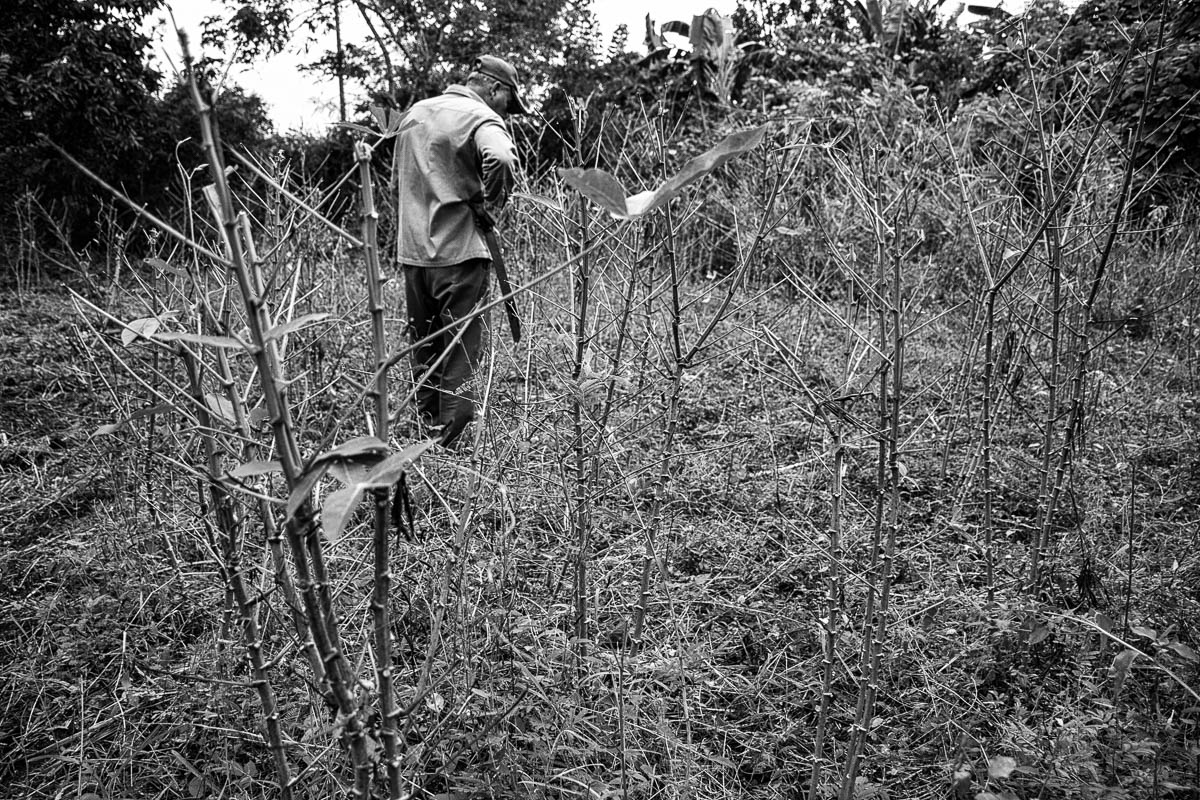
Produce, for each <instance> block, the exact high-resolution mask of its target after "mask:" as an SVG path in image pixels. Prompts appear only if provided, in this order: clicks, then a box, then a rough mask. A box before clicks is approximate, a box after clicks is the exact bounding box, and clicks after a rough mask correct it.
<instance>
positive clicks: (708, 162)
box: [629, 125, 767, 214]
mask: <svg viewBox="0 0 1200 800" xmlns="http://www.w3.org/2000/svg"><path fill="white" fill-rule="evenodd" d="M766 135H767V126H766V125H760V126H758V127H757V128H751V129H750V130H747V131H739V132H738V133H734V134H730V135H729V136H726V137H725V138H724V139H722V140H721V141H720V142H719V143H718V144H717V146H716V147H714V148H712V149H711V150H709V151H707V152H705V153H703V154H702V155H699V156H696V157H695V158H693V159H692V160H691V161H689V162H688V163H686V164H684V165H683V169H681V170H679V172H678V173H676V175H675V177H673V178H671V179H670V180H669V181H667V182H666V183H664V184H662V185H661V186H659V187H658V188H657V189H655V190H654V192H653V194H652V196H651V197H650V198H649V200H648V201H647V204H646V207H645V209H644V210H642V211H640V212H637V210H636V209H635V208H634V204H633V202H632V200H633V198H630V200H631V202H630V204H629V206H630V211H632V212H634V213H635V214H636V213H641V214H644V213H646V212H649V211H653V210H654V209H656V208H658V207H659V206H662V205H663V204H665V203H666V202H668V201H669V200H672V199H674V198H675V197H676V196H677V195H678V194H679V193H680V192H681V191H683V189H684V188H686V187H687V186H688V185H690V184H692V183H694V182H695V181H698V180H700V179H701V178H703V177H704V176H705V175H707V174H709V173H710V172H712V171H713V170H715V169H717V168H719V167H722V166H724V165H725V163H726V162H728V161H729V160H730V159H733V158H736V157H737V156H740V155H742V154H743V153H746V152H749V151H750V150H753V149H754V148H756V147H758V146H759V145H760V144H761V143H762V140H763V137H765V136H766ZM643 194H645V193H644V192H643ZM639 197H640V195H639Z"/></svg>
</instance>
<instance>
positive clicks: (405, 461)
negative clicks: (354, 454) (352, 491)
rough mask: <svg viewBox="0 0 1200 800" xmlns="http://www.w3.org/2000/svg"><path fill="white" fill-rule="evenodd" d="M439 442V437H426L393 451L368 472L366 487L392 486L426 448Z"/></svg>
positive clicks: (384, 487)
mask: <svg viewBox="0 0 1200 800" xmlns="http://www.w3.org/2000/svg"><path fill="white" fill-rule="evenodd" d="M437 442H438V440H437V439H426V440H425V441H423V442H417V443H416V444H413V445H409V446H408V447H406V448H404V449H403V450H401V451H400V452H399V453H393V454H392V455H390V456H388V457H387V458H385V459H384V460H383V461H382V462H380V463H379V464H377V465H376V466H375V468H374V469H372V470H371V471H370V473H368V474H367V479H366V482H365V488H369V489H386V488H387V487H389V486H392V485H393V484H394V483H395V482H396V481H398V480H400V476H401V475H403V474H405V473H406V472H408V470H409V468H410V467H411V466H412V465H413V464H415V463H416V461H417V459H418V458H420V457H421V456H422V455H424V454H425V451H426V450H428V449H429V448H431V447H433V446H434V445H435V444H437Z"/></svg>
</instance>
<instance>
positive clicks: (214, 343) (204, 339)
mask: <svg viewBox="0 0 1200 800" xmlns="http://www.w3.org/2000/svg"><path fill="white" fill-rule="evenodd" d="M154 338H155V339H158V340H159V341H162V342H188V343H190V344H199V345H204V346H206V347H218V348H221V349H223V350H245V349H246V345H245V343H244V342H242V341H241V340H239V339H235V338H233V337H232V336H208V335H205V334H202V333H183V332H171V331H168V332H165V333H156V334H154Z"/></svg>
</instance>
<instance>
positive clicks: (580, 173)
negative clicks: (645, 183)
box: [558, 167, 630, 219]
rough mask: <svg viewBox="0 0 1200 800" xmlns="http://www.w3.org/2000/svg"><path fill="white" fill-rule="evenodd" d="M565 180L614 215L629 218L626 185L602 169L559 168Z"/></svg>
mask: <svg viewBox="0 0 1200 800" xmlns="http://www.w3.org/2000/svg"><path fill="white" fill-rule="evenodd" d="M558 174H559V176H560V177H561V178H562V179H563V182H564V183H565V184H567V185H568V186H570V187H571V188H572V189H574V190H575V191H577V192H579V193H580V194H581V195H583V196H584V197H586V198H587V199H588V200H591V201H592V202H593V203H595V204H596V205H598V206H600V207H601V208H603V209H604V210H605V211H607V212H608V213H610V214H612V215H613V216H614V217H619V218H620V219H629V218H630V214H629V210H628V208H627V206H626V205H625V187H624V186H622V185H621V182H620V181H619V180H617V179H616V178H614V177H613V176H612V175H609V174H608V173H607V172H605V171H604V170H602V169H579V168H578V167H573V168H571V169H559V171H558Z"/></svg>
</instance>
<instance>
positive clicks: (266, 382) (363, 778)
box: [180, 33, 371, 800]
mask: <svg viewBox="0 0 1200 800" xmlns="http://www.w3.org/2000/svg"><path fill="white" fill-rule="evenodd" d="M180 44H181V46H182V50H183V53H184V62H185V64H186V65H187V68H188V69H187V73H188V83H189V87H190V89H191V94H192V101H193V103H194V104H195V107H196V110H197V112H198V115H199V118H200V132H201V140H202V145H203V149H204V152H205V155H206V157H207V160H208V165H209V172H210V176H211V178H212V180H213V183H214V186H215V189H216V194H217V199H218V203H219V208H220V211H221V216H222V219H221V230H222V234H223V238H224V241H225V243H226V244H227V245H228V246H229V251H230V253H231V255H232V267H231V270H232V273H233V275H234V278H235V279H236V280H237V283H238V288H239V290H240V292H241V298H242V302H243V304H244V305H245V308H246V323H247V327H248V328H249V336H250V342H251V343H252V345H253V347H252V352H251V355H252V357H253V358H254V361H255V366H256V367H257V369H258V381H259V385H260V388H261V391H262V393H263V400H264V402H265V404H266V408H267V413H268V418H269V421H270V425H271V431H272V434H273V436H274V439H275V449H276V452H277V454H278V457H279V463H280V466H281V468H282V470H283V475H284V479H285V481H286V482H287V485H288V488H289V489H293V488H295V487H296V485H297V484H298V483H299V481H300V479H301V477H302V473H303V468H302V464H301V461H300V455H299V447H298V445H297V443H296V437H295V433H294V430H293V423H292V418H291V411H290V409H289V406H288V402H287V392H286V388H285V379H284V375H283V369H282V365H281V364H280V363H279V359H278V354H277V351H276V348H275V346H274V345H275V343H274V341H273V340H270V339H269V338H268V336H267V334H268V332H269V331H270V330H271V320H270V314H269V312H268V309H267V305H266V300H265V298H264V297H263V296H262V291H261V285H260V282H259V281H257V280H255V277H254V276H253V274H252V272H251V269H250V267H249V265H248V264H247V263H246V260H245V257H244V252H243V248H242V244H241V240H240V237H239V236H238V232H237V221H236V213H235V210H234V206H233V198H232V195H231V193H230V190H229V184H228V182H227V180H226V174H225V164H224V160H223V159H222V158H221V151H220V148H219V146H218V142H219V133H218V132H217V129H216V124H215V121H214V120H213V116H212V109H211V107H210V106H209V104H208V103H207V102H206V101H205V100H204V98H203V96H202V95H201V92H200V87H199V84H198V83H197V80H196V76H195V70H194V69H193V67H192V60H191V55H190V52H189V50H188V45H187V39H186V37H185V36H184V35H183V34H182V33H181V34H180ZM285 529H286V532H287V537H288V543H289V546H290V548H291V550H292V557H293V561H294V564H295V569H296V577H297V580H296V586H297V589H298V590H299V591H300V593H301V596H302V597H303V598H304V605H305V611H306V613H307V615H308V620H309V627H310V629H311V630H312V634H313V641H314V643H315V644H316V646H317V650H318V652H320V653H321V657H322V660H323V661H324V663H325V673H326V676H327V678H328V680H329V685H330V691H331V693H332V694H333V696H334V698H335V700H336V702H337V706H338V716H339V725H340V726H341V727H342V730H343V731H344V732H345V733H344V735H345V740H346V743H347V746H348V748H349V751H350V758H351V763H352V765H353V769H354V773H355V779H354V787H353V790H352V796H353V797H355V798H356V799H357V800H366V798H367V796H368V794H369V788H370V779H371V758H370V753H369V752H368V749H367V744H366V732H365V730H364V727H363V724H362V716H361V713H360V711H359V706H358V702H357V698H356V697H355V696H354V692H353V689H352V687H353V686H354V685H355V683H356V681H355V679H354V677H353V670H352V668H351V667H350V665H349V662H348V661H347V660H346V658H345V654H344V653H343V652H342V651H341V647H340V641H339V637H338V635H337V620H336V617H335V616H334V615H333V613H332V609H331V604H330V602H329V594H328V583H327V580H328V579H327V576H326V574H325V569H324V563H323V556H322V553H321V531H320V526H319V524H318V523H317V522H316V518H315V512H314V510H313V508H312V502H311V498H305V499H304V500H303V502H301V503H300V506H299V508H298V509H297V512H296V514H294V515H293V516H291V517H289V519H288V520H287V521H286V523H285ZM310 558H311V559H312V571H311V572H310V571H309V568H308V561H309V559H310Z"/></svg>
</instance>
